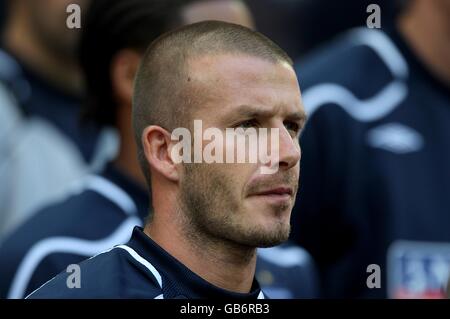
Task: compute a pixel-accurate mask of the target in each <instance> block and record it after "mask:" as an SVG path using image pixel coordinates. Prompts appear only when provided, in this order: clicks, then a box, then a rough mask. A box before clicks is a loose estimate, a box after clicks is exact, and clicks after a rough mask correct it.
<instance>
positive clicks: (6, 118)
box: [0, 0, 99, 238]
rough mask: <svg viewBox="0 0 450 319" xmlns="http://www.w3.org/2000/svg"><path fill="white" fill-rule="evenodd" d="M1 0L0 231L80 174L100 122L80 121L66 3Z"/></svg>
mask: <svg viewBox="0 0 450 319" xmlns="http://www.w3.org/2000/svg"><path fill="white" fill-rule="evenodd" d="M69 3H75V4H79V5H80V6H81V7H82V9H84V8H85V6H86V5H87V4H88V3H89V1H87V0H84V1H61V0H43V1H31V0H15V1H12V0H11V1H4V3H2V5H3V6H4V7H5V9H6V10H5V11H4V12H5V15H4V16H3V17H2V18H4V19H5V21H3V24H2V31H3V32H2V38H1V47H0V91H1V92H2V94H0V98H1V104H2V108H1V109H0V121H1V123H0V124H1V127H2V131H1V132H0V152H1V158H2V161H1V163H0V238H1V237H2V236H3V235H4V234H5V233H6V232H7V231H10V230H11V229H13V228H14V227H15V226H16V225H18V224H19V223H20V222H21V221H23V220H25V219H26V217H27V216H28V215H29V214H30V213H31V211H33V210H36V209H37V208H38V207H39V206H41V205H44V204H45V203H47V202H48V201H49V200H51V199H53V198H55V197H56V196H57V195H58V194H61V193H62V191H63V190H64V189H65V187H66V186H67V185H68V184H69V183H71V182H72V181H73V180H75V179H77V178H79V177H80V176H82V175H84V174H85V171H86V169H87V166H88V163H89V162H90V161H91V160H92V158H93V154H94V150H95V148H96V144H97V136H98V133H99V130H98V129H96V128H95V127H94V126H92V125H84V126H81V125H80V123H79V116H78V113H79V111H80V104H81V103H80V102H81V99H82V97H83V91H84V89H83V80H82V75H81V72H80V69H79V66H78V63H77V59H76V56H75V55H76V54H75V46H76V43H77V41H78V37H79V30H77V29H69V28H68V27H67V26H66V19H67V17H68V14H67V13H66V7H67V5H68V4H69Z"/></svg>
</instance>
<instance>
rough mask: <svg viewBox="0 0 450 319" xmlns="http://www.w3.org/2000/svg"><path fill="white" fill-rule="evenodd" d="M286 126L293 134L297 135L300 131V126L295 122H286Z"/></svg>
mask: <svg viewBox="0 0 450 319" xmlns="http://www.w3.org/2000/svg"><path fill="white" fill-rule="evenodd" d="M284 126H285V127H286V129H287V130H288V131H290V132H292V133H293V135H297V134H298V132H299V131H300V126H299V125H298V124H297V123H295V122H285V123H284Z"/></svg>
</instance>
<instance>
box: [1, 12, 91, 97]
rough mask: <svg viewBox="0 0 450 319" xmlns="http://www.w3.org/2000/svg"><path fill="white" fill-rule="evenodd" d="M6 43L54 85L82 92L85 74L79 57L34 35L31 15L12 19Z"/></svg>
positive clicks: (16, 54) (65, 89) (27, 64)
mask: <svg viewBox="0 0 450 319" xmlns="http://www.w3.org/2000/svg"><path fill="white" fill-rule="evenodd" d="M3 43H4V45H5V47H6V48H7V49H8V50H9V51H11V52H12V53H13V54H14V55H15V56H17V58H18V59H19V60H20V61H22V62H23V63H25V64H26V66H27V67H29V68H30V69H31V70H33V71H34V72H36V73H37V74H38V75H39V76H40V77H42V78H44V79H45V80H46V81H48V82H49V83H50V84H51V85H53V86H55V87H58V88H60V89H61V90H63V91H64V92H67V93H69V94H72V95H82V93H83V81H82V74H81V71H80V69H79V66H78V64H77V63H76V60H75V58H72V57H67V56H60V55H58V54H57V53H56V52H53V51H52V50H50V49H48V48H47V47H46V46H45V45H44V44H43V43H42V42H41V41H39V40H38V39H37V37H36V36H34V32H32V26H31V25H30V22H29V19H23V18H19V17H18V18H13V17H11V18H10V19H9V20H8V24H7V25H6V28H5V32H4V35H3Z"/></svg>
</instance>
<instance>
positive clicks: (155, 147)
mask: <svg viewBox="0 0 450 319" xmlns="http://www.w3.org/2000/svg"><path fill="white" fill-rule="evenodd" d="M142 146H143V149H144V154H145V157H146V159H147V162H148V164H149V165H150V167H151V169H152V170H153V171H155V172H156V173H159V174H161V175H163V176H164V177H166V178H167V179H169V180H171V181H173V182H177V181H178V180H179V172H178V168H177V164H176V163H175V162H174V161H173V160H172V158H171V154H170V151H171V134H170V133H169V132H167V131H166V130H165V129H163V128H162V127H160V126H155V125H152V126H148V127H146V128H145V129H144V131H143V133H142Z"/></svg>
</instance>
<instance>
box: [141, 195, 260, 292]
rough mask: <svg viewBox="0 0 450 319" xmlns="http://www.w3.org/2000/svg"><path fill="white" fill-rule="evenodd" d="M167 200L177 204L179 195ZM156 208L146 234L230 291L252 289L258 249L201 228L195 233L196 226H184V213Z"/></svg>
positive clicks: (170, 252)
mask: <svg viewBox="0 0 450 319" xmlns="http://www.w3.org/2000/svg"><path fill="white" fill-rule="evenodd" d="M155 196H158V195H155ZM155 196H154V197H153V198H156V197H155ZM164 202H166V203H174V202H176V198H165V199H164ZM154 208H155V214H154V217H153V219H152V221H151V223H149V224H148V225H147V226H146V227H145V233H146V234H147V235H148V236H149V237H151V238H152V239H153V240H154V241H155V242H156V243H158V245H160V246H161V247H162V248H163V249H164V250H166V251H167V252H168V253H169V254H171V255H172V256H173V257H175V258H176V259H177V260H179V261H180V262H181V263H183V264H184V265H185V266H186V267H187V268H189V269H190V270H191V271H192V272H194V273H196V274H197V275H198V276H200V277H201V278H203V279H204V280H206V281H207V282H209V283H210V284H212V285H214V286H216V287H220V288H222V289H225V290H228V291H233V292H238V293H248V292H250V290H251V287H252V283H253V278H254V275H255V267H256V249H255V248H250V247H244V246H241V245H238V244H234V243H231V242H225V241H223V240H219V239H212V238H210V237H208V236H206V235H202V233H201V232H200V231H196V232H195V234H194V235H193V233H194V232H193V231H192V229H190V230H187V231H186V230H185V229H186V226H183V225H182V223H184V222H182V219H183V218H180V217H178V216H177V215H179V214H180V213H176V212H173V211H172V212H171V213H166V212H164V211H161V210H160V209H158V207H156V206H155V207H154ZM181 214H182V212H181ZM165 216H167V218H164V217H165ZM168 216H170V218H168ZM174 216H177V217H174ZM187 233H189V234H187Z"/></svg>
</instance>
